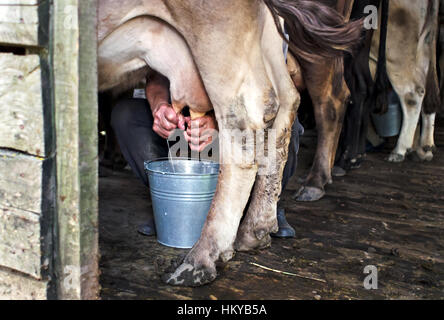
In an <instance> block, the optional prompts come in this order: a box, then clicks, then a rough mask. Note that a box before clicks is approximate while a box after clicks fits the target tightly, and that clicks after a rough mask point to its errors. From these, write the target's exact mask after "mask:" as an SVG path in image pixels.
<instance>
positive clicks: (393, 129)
mask: <svg viewBox="0 0 444 320" xmlns="http://www.w3.org/2000/svg"><path fill="white" fill-rule="evenodd" d="M388 103H389V105H388V111H387V113H385V114H375V113H372V120H373V124H374V125H375V130H376V133H377V134H378V135H380V136H381V137H384V138H389V137H395V136H397V135H399V133H400V132H401V126H402V111H401V104H400V101H399V98H398V95H397V94H396V92H394V91H391V92H390V93H389V96H388Z"/></svg>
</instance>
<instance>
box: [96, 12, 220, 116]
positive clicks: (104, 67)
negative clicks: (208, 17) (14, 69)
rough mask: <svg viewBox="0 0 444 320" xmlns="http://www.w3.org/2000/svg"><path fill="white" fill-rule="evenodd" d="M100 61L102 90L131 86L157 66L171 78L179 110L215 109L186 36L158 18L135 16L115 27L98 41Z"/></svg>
mask: <svg viewBox="0 0 444 320" xmlns="http://www.w3.org/2000/svg"><path fill="white" fill-rule="evenodd" d="M99 28H100V26H99ZM98 64H99V89H100V90H101V91H104V90H108V89H116V90H119V91H123V90H125V89H129V88H131V87H133V86H134V85H136V84H137V83H139V82H140V81H142V80H144V78H145V77H146V76H147V75H148V73H149V72H150V71H152V70H155V71H157V72H159V73H160V74H162V75H164V76H165V77H167V78H168V79H169V80H170V86H171V88H170V89H171V98H172V101H173V104H174V106H175V108H176V110H177V111H178V112H179V111H180V110H181V109H182V108H183V107H185V106H189V107H190V108H191V109H192V110H193V111H196V112H208V111H210V110H211V109H212V106H211V103H210V100H209V98H208V95H207V93H206V91H205V88H204V85H203V83H202V79H201V77H200V75H199V72H198V70H197V67H196V65H195V63H194V60H193V57H192V55H191V52H190V50H189V48H188V46H187V44H186V42H185V40H184V39H183V38H182V37H181V36H180V35H179V34H178V33H177V31H176V30H174V29H173V28H172V27H170V26H169V25H167V24H166V23H163V22H162V21H160V20H158V19H155V18H149V17H141V18H136V19H133V20H131V21H128V22H126V23H125V24H123V25H121V26H119V27H118V28H116V29H115V30H114V31H113V32H111V33H110V34H108V35H107V36H106V37H105V38H104V39H103V40H102V41H101V42H100V43H99V48H98Z"/></svg>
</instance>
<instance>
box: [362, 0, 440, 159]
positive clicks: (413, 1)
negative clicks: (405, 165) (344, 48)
mask: <svg viewBox="0 0 444 320" xmlns="http://www.w3.org/2000/svg"><path fill="white" fill-rule="evenodd" d="M438 12H439V0H427V1H424V0H409V1H405V0H390V13H389V24H388V35H387V72H388V76H389V79H390V82H391V84H392V86H393V88H394V90H395V92H396V93H397V94H398V96H399V98H400V100H401V106H402V112H403V115H404V118H403V125H402V130H401V134H400V136H399V139H398V143H397V145H396V148H395V149H394V150H393V151H392V153H391V155H390V156H389V158H388V160H389V161H391V162H401V161H404V159H405V156H406V154H407V153H408V152H410V151H416V153H417V155H418V156H419V157H420V158H421V159H422V160H427V161H430V160H432V159H433V150H434V149H435V141H434V127H435V118H436V111H437V110H438V109H439V107H440V97H439V95H440V94H439V84H438V75H437V61H436V46H437V39H438ZM378 48H379V32H375V34H374V37H373V44H372V49H371V55H372V59H371V62H370V65H371V69H372V72H373V73H374V72H375V69H376V61H377V56H378ZM421 115H422V128H421V134H420V137H419V135H418V138H419V139H418V141H416V142H415V141H414V140H415V132H416V131H417V129H418V131H419V128H418V123H419V119H420V116H421Z"/></svg>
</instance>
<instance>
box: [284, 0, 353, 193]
mask: <svg viewBox="0 0 444 320" xmlns="http://www.w3.org/2000/svg"><path fill="white" fill-rule="evenodd" d="M315 2H319V3H325V4H326V5H329V6H331V7H332V8H335V9H336V10H337V11H338V13H340V14H341V15H342V16H344V19H348V18H349V17H350V13H351V9H352V7H353V0H317V1H315ZM289 68H290V73H291V74H292V77H293V81H294V83H295V85H296V86H297V87H298V88H301V89H302V88H304V87H306V88H307V90H308V92H309V94H310V97H311V99H312V102H313V108H314V113H315V118H316V124H317V130H318V145H317V150H316V155H315V158H314V162H313V165H312V167H311V170H310V173H309V174H308V177H307V178H306V180H305V182H304V186H303V187H302V188H301V189H300V190H299V191H298V192H297V193H296V195H295V198H296V200H298V201H317V200H319V199H320V198H322V197H323V196H324V195H325V191H324V187H325V185H326V184H327V183H331V182H332V176H331V172H332V169H333V165H334V161H335V156H336V149H337V146H338V141H339V136H340V133H341V129H342V122H343V118H344V113H345V109H346V101H347V99H348V97H349V96H350V91H349V89H348V87H347V84H346V83H345V79H344V58H343V57H342V56H339V57H336V58H334V59H332V58H323V59H320V60H318V61H315V62H313V61H307V60H304V59H298V61H297V62H296V60H295V59H294V58H293V57H291V56H290V58H289Z"/></svg>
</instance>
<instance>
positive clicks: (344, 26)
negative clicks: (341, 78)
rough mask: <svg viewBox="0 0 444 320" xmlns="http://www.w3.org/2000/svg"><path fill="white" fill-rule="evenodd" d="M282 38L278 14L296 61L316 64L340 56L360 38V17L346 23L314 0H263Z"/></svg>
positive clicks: (333, 11) (340, 16) (332, 10)
mask: <svg viewBox="0 0 444 320" xmlns="http://www.w3.org/2000/svg"><path fill="white" fill-rule="evenodd" d="M263 1H264V3H265V4H266V5H267V7H268V8H269V9H270V11H271V13H272V15H273V18H274V20H275V22H276V25H277V27H278V30H279V32H280V33H281V35H282V36H283V37H284V39H285V36H284V33H283V30H282V25H281V23H280V21H279V17H282V18H283V19H284V20H285V23H286V31H287V33H288V34H289V36H290V41H289V47H290V51H291V52H292V54H293V55H294V56H295V57H296V58H298V59H299V60H304V61H306V62H309V63H316V62H318V61H319V60H320V59H324V58H333V59H335V58H338V57H342V56H343V53H344V52H350V53H351V52H352V50H353V47H354V46H355V45H357V44H358V43H359V41H360V40H361V32H362V29H363V20H357V21H352V22H345V19H344V17H343V16H342V15H341V14H340V13H338V12H337V11H336V10H335V9H333V8H330V7H328V6H326V5H324V4H321V3H319V2H317V1H307V0H263Z"/></svg>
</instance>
